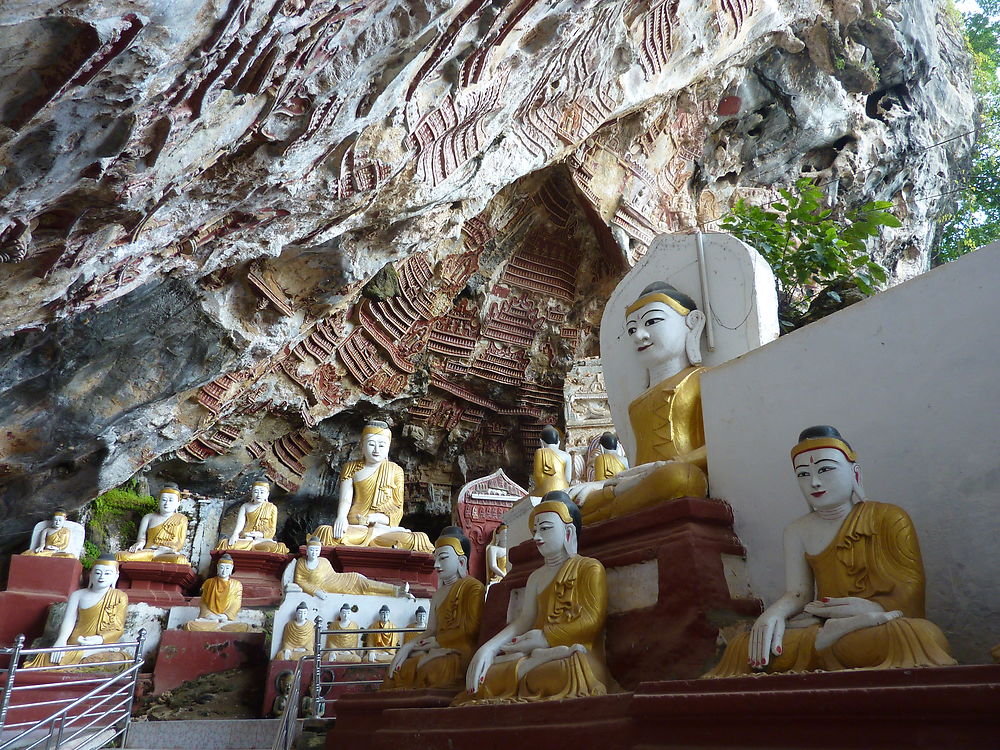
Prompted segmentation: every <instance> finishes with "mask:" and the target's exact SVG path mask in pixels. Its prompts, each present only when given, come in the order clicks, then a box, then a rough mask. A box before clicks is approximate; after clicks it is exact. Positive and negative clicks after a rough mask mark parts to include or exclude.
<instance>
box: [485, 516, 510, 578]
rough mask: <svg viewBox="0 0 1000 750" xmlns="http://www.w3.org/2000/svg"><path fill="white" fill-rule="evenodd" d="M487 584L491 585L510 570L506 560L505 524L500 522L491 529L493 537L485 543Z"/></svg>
mask: <svg viewBox="0 0 1000 750" xmlns="http://www.w3.org/2000/svg"><path fill="white" fill-rule="evenodd" d="M486 572H487V579H486V580H487V584H488V585H491V586H492V585H493V584H494V583H499V582H500V581H502V580H503V579H504V576H506V575H507V573H508V572H510V563H509V562H508V561H507V524H505V523H502V524H500V525H499V526H497V527H496V528H495V529H494V530H493V538H492V539H490V543H489V544H488V545H486Z"/></svg>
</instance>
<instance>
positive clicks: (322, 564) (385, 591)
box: [281, 537, 410, 599]
mask: <svg viewBox="0 0 1000 750" xmlns="http://www.w3.org/2000/svg"><path fill="white" fill-rule="evenodd" d="M322 549H323V545H322V542H320V540H319V539H317V538H316V537H312V538H310V539H309V542H308V544H307V545H306V555H305V557H300V558H298V559H296V560H292V561H291V562H290V563H288V566H287V567H286V568H285V572H284V573H283V574H282V576H281V582H282V585H283V586H284V588H285V591H286V592H298V591H304V592H305V593H307V594H311V595H313V596H315V597H317V598H319V599H326V598H327V596H329V595H330V594H375V595H377V596H409V590H410V587H409V584H403V585H402V586H395V585H393V584H391V583H382V582H381V581H373V580H372V579H370V578H366V577H365V576H363V575H361V574H360V573H338V572H337V571H335V570H334V569H333V566H332V565H331V564H330V561H329V560H327V559H326V558H325V557H320V556H319V553H320V552H321V551H322Z"/></svg>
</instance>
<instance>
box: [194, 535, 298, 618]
mask: <svg viewBox="0 0 1000 750" xmlns="http://www.w3.org/2000/svg"><path fill="white" fill-rule="evenodd" d="M225 554H228V555H229V556H230V557H232V558H233V578H235V579H236V580H238V581H239V582H240V583H242V584H243V606H244V607H271V606H274V605H276V604H279V603H280V602H281V599H282V595H283V594H282V591H281V574H282V573H284V572H285V567H286V566H287V565H288V563H289V562H291V561H292V560H294V559H295V555H279V554H277V553H275V552H253V551H245V550H238V549H231V550H213V551H212V564H213V566H214V565H216V564H217V563H218V561H219V558H220V557H221V556H222V555H225ZM212 570H213V572H212V575H215V572H214V571H215V568H214V567H213V568H212Z"/></svg>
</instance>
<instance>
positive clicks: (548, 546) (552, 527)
mask: <svg viewBox="0 0 1000 750" xmlns="http://www.w3.org/2000/svg"><path fill="white" fill-rule="evenodd" d="M532 539H534V540H535V546H536V547H538V552H539V553H540V554H541V556H542V557H551V556H553V555H558V554H559V553H560V552H562V551H563V550H564V549H566V545H567V544H568V543H569V529H568V527H567V525H566V523H565V522H563V520H562V518H560V517H559V514H558V513H539V514H538V515H537V516H535V533H534V535H533V536H532Z"/></svg>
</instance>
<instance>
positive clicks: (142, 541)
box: [117, 482, 190, 565]
mask: <svg viewBox="0 0 1000 750" xmlns="http://www.w3.org/2000/svg"><path fill="white" fill-rule="evenodd" d="M180 501H181V490H180V488H179V487H178V486H177V485H176V484H173V483H170V482H168V483H167V484H165V485H164V486H163V489H162V490H160V500H159V507H158V508H157V510H156V512H155V513H147V514H146V515H144V516H143V517H142V521H141V522H140V523H139V534H138V538H137V539H136V542H135V544H133V545H132V546H131V547H129V548H128V550H127V551H125V552H119V553H118V555H117V558H118V560H119V561H120V562H158V563H176V564H178V565H190V563H189V562H188V559H187V557H185V556H184V555H182V554H181V547H183V546H184V541H185V540H186V539H187V527H188V520H187V516H185V515H184V514H183V513H178V512H177V506H178V504H179V503H180Z"/></svg>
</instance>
